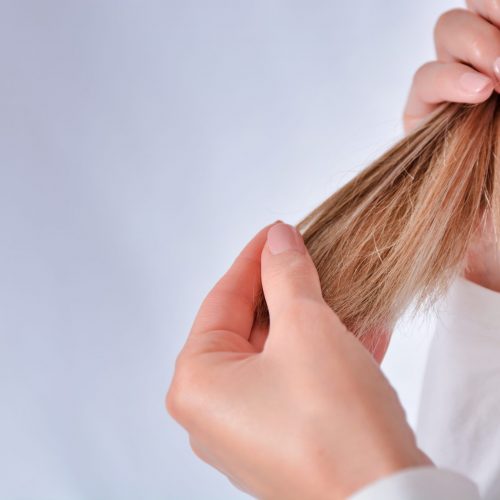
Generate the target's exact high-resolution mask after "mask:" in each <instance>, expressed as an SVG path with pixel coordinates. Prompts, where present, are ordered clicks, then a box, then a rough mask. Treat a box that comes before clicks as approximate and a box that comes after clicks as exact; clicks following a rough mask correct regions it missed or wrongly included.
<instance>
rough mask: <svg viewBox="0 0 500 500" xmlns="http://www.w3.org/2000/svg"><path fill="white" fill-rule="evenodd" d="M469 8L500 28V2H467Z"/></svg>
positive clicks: (470, 0) (481, 0) (496, 0)
mask: <svg viewBox="0 0 500 500" xmlns="http://www.w3.org/2000/svg"><path fill="white" fill-rule="evenodd" d="M467 7H469V9H470V10H472V11H473V12H476V13H477V14H479V15H480V16H481V17H483V18H484V19H486V20H487V21H489V22H490V23H492V24H494V25H496V26H497V27H499V28H500V2H499V1H498V0H467Z"/></svg>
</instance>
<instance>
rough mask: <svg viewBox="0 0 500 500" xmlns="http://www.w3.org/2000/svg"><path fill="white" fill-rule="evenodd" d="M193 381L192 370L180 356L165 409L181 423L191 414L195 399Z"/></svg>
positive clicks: (166, 398)
mask: <svg viewBox="0 0 500 500" xmlns="http://www.w3.org/2000/svg"><path fill="white" fill-rule="evenodd" d="M192 380H193V372H192V369H191V368H190V366H189V365H188V364H187V363H186V362H185V361H184V360H182V359H181V358H180V356H179V357H178V358H177V361H176V368H175V373H174V376H173V378H172V382H171V384H170V387H169V389H168V391H167V394H166V396H165V407H166V410H167V412H168V413H169V414H170V416H171V417H173V418H174V420H177V421H178V422H180V423H182V422H183V421H184V420H185V418H186V417H187V416H188V415H189V414H190V413H191V408H192V401H193V399H194V394H193V392H194V390H193V384H192Z"/></svg>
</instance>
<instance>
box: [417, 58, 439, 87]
mask: <svg viewBox="0 0 500 500" xmlns="http://www.w3.org/2000/svg"><path fill="white" fill-rule="evenodd" d="M434 64H435V61H428V62H426V63H425V64H422V66H420V67H419V68H418V69H417V71H415V74H414V75H413V85H414V86H415V85H420V83H421V82H422V80H425V78H426V77H427V75H428V74H429V70H430V69H431V68H432V67H433V65H434Z"/></svg>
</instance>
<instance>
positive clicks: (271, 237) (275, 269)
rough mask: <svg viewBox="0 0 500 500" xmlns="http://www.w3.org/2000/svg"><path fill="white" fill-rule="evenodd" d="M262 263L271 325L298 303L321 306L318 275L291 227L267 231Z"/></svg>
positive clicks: (305, 249) (280, 227)
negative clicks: (304, 301) (311, 303)
mask: <svg viewBox="0 0 500 500" xmlns="http://www.w3.org/2000/svg"><path fill="white" fill-rule="evenodd" d="M261 263H262V287H263V290H264V297H265V299H266V303H267V307H268V309H269V319H270V324H272V322H273V318H275V317H277V315H279V313H280V312H281V311H282V310H283V309H284V308H286V307H293V305H294V304H296V303H297V301H298V300H302V299H307V300H311V301H315V302H318V303H323V304H324V300H323V296H322V293H321V285H320V281H319V276H318V272H317V270H316V268H315V266H314V263H313V261H312V259H311V257H310V255H309V253H308V251H307V248H306V246H305V245H304V240H303V239H302V236H301V235H300V233H299V232H298V231H297V230H296V229H295V228H294V227H293V226H290V225H288V224H284V223H279V224H276V225H274V226H273V227H271V229H269V231H268V234H267V243H266V245H265V246H264V249H263V250H262V258H261Z"/></svg>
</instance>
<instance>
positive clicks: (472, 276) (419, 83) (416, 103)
mask: <svg viewBox="0 0 500 500" xmlns="http://www.w3.org/2000/svg"><path fill="white" fill-rule="evenodd" d="M467 5H468V7H469V10H466V9H454V10H450V11H449V12H446V13H444V14H443V15H442V16H441V17H440V18H439V20H438V22H437V24H436V28H435V33H434V35H435V36H434V38H435V45H436V53H437V61H433V62H429V63H427V64H424V65H423V66H422V67H421V68H420V69H419V70H418V71H417V72H416V74H415V77H414V79H413V84H412V87H411V90H410V93H409V96H408V100H407V103H406V107H405V111H404V117H403V121H404V127H405V131H406V132H410V131H411V130H413V128H414V127H416V126H417V125H418V124H419V123H420V122H422V121H423V120H425V118H426V117H427V116H428V115H429V114H430V113H431V112H432V111H433V110H434V109H435V108H436V107H437V106H439V104H441V103H443V102H462V103H470V104H474V103H480V102H483V101H486V100H487V99H488V98H489V97H490V96H491V94H492V93H493V92H494V91H497V92H498V91H500V83H499V79H500V29H499V28H500V2H498V1H497V0H468V1H467ZM464 275H465V277H466V278H467V279H469V280H470V281H473V282H475V283H477V284H478V285H481V286H484V287H486V288H489V289H492V290H494V291H499V292H500V249H499V247H498V244H497V242H496V240H495V237H494V231H493V224H492V221H491V218H488V219H487V220H486V221H485V223H484V224H482V225H481V226H480V227H479V228H478V232H477V235H476V239H475V242H474V244H473V245H472V247H471V248H470V250H469V253H468V256H467V262H466V270H465V272H464Z"/></svg>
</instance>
